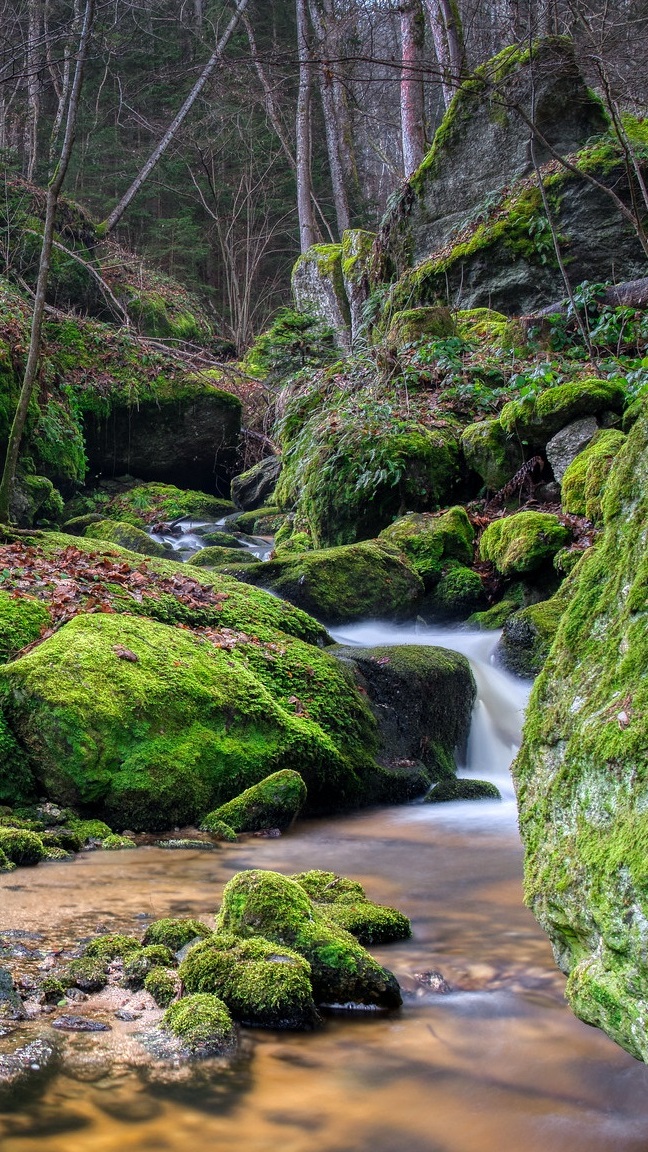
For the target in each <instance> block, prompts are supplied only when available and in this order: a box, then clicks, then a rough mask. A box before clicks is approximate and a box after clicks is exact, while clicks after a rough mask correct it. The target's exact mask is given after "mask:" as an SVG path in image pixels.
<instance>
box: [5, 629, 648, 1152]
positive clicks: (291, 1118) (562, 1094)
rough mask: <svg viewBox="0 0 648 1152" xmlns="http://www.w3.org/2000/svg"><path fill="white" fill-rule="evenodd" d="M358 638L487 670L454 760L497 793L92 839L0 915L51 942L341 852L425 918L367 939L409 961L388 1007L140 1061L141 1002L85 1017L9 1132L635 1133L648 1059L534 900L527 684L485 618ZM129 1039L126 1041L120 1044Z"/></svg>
mask: <svg viewBox="0 0 648 1152" xmlns="http://www.w3.org/2000/svg"><path fill="white" fill-rule="evenodd" d="M336 639H338V640H341V641H342V640H343V641H344V642H345V643H351V644H353V643H361V644H363V645H367V644H376V643H380V644H383V645H384V644H390V643H396V642H398V643H401V644H402V643H407V642H410V643H417V644H421V643H437V644H438V643H440V642H441V643H443V644H445V645H446V646H448V647H456V648H457V649H458V650H460V651H462V652H464V653H465V654H467V655H468V656H469V657H470V659H471V662H472V665H473V670H474V672H475V677H476V680H477V683H478V688H479V700H478V704H477V707H476V711H475V719H474V722H473V727H472V733H471V738H470V743H469V748H468V753H467V763H466V765H465V768H464V769H462V772H463V773H468V774H470V773H472V772H474V773H475V774H476V775H479V776H481V777H487V778H489V779H491V780H493V781H494V782H496V783H497V784H498V786H499V787H500V789H501V791H502V794H503V800H502V802H494V801H479V802H461V803H453V804H439V805H424V804H419V805H413V806H406V807H399V808H389V809H381V810H372V811H369V812H363V813H359V814H355V815H351V816H344V817H339V818H336V819H326V820H318V821H309V822H302V823H300V824H298V825H297V826H296V827H295V829H294V830H293V831H292V832H291V833H290V834H288V835H285V836H284V837H282V838H280V839H255V840H247V841H243V842H241V843H238V844H234V845H226V846H225V847H224V848H223V849H222V850H221V851H219V852H213V853H205V852H200V851H178V852H168V851H164V850H162V849H159V848H154V847H145V848H141V849H139V850H138V851H137V853H130V852H115V853H113V852H94V853H86V854H82V855H79V856H78V857H76V859H74V860H73V861H71V862H69V863H58V864H53V865H51V866H49V867H42V868H39V869H37V870H31V871H20V872H18V873H17V874H14V875H6V876H2V877H0V888H1V889H2V907H3V924H2V934H3V935H4V936H8V937H9V938H11V939H13V940H14V941H20V940H24V941H26V942H27V943H28V944H29V946H30V947H33V946H34V944H36V945H37V944H38V940H39V939H40V940H43V939H46V940H47V941H48V944H49V945H50V946H51V944H52V942H53V941H58V942H59V944H60V945H63V944H65V943H66V942H67V943H69V942H70V941H74V940H78V939H79V938H80V937H83V936H84V935H87V934H88V933H90V932H95V931H97V929H98V928H99V927H100V926H105V927H106V928H108V929H109V930H111V931H113V930H123V931H128V932H132V931H135V932H137V931H138V930H141V926H142V924H143V923H144V924H145V923H146V922H147V921H149V920H151V919H155V918H157V917H161V916H167V915H172V916H189V915H190V916H199V917H203V918H205V917H209V916H210V915H212V914H213V912H214V909H215V908H216V906H217V904H218V902H219V899H220V894H221V892H222V888H223V885H224V884H225V882H226V881H227V880H228V879H229V878H230V877H231V876H232V875H234V873H236V872H238V871H239V870H241V869H245V868H250V867H261V868H268V869H275V870H279V871H283V872H289V873H292V872H296V871H299V870H303V869H308V868H313V867H315V868H324V869H332V870H335V871H337V872H340V873H343V874H345V875H347V876H351V877H354V878H356V879H358V880H360V881H361V882H362V883H363V884H364V885H365V886H366V889H367V893H368V895H369V896H370V897H371V898H372V899H375V900H377V901H381V902H385V903H388V904H391V905H395V906H397V907H399V908H401V909H402V910H403V911H404V912H406V913H407V915H408V916H410V917H411V919H412V924H413V937H412V939H411V940H408V941H406V942H404V943H400V944H395V945H390V946H385V947H382V948H377V949H372V951H373V952H374V953H375V954H376V956H377V958H378V959H379V960H380V961H381V962H382V963H385V964H387V965H388V966H389V967H390V968H391V969H392V970H393V971H394V972H395V973H396V975H397V977H398V979H399V981H400V983H401V986H402V989H403V994H404V1006H403V1008H402V1010H400V1011H399V1012H398V1013H396V1014H382V1013H379V1012H373V1011H365V1012H362V1013H356V1014H353V1015H349V1014H342V1013H340V1014H337V1015H331V1016H329V1017H328V1019H327V1020H326V1023H325V1026H324V1028H323V1029H320V1030H318V1031H315V1032H307V1033H276V1032H271V1031H260V1030H257V1031H253V1030H249V1029H248V1030H246V1031H245V1033H244V1035H245V1040H244V1043H243V1045H242V1048H241V1050H240V1052H239V1054H238V1056H237V1057H236V1059H235V1060H234V1061H233V1062H231V1061H230V1062H228V1061H224V1060H209V1061H205V1062H203V1063H201V1064H197V1065H193V1066H192V1067H191V1068H190V1069H189V1070H188V1071H187V1070H186V1069H184V1070H180V1071H178V1070H176V1071H175V1072H174V1070H172V1069H171V1070H167V1072H166V1074H165V1073H164V1072H163V1071H161V1070H160V1068H159V1067H158V1068H157V1070H155V1069H154V1070H152V1069H151V1067H150V1066H149V1065H147V1064H146V1063H142V1064H141V1066H140V1067H134V1066H133V1063H132V1054H133V1051H134V1050H135V1049H136V1048H138V1047H139V1046H138V1045H137V1044H136V1043H135V1041H134V1038H133V1034H136V1033H137V1027H138V1026H137V1023H136V1022H135V1023H121V1022H119V1021H117V1020H115V1021H114V1023H112V1031H110V1032H106V1033H99V1034H96V1035H94V1034H93V1035H84V1034H79V1035H73V1036H71V1037H70V1038H69V1039H67V1040H66V1044H67V1045H68V1052H70V1053H71V1056H70V1057H69V1058H67V1059H66V1065H65V1071H64V1073H62V1072H58V1073H54V1074H53V1075H51V1077H50V1078H49V1079H48V1080H45V1081H42V1080H41V1081H39V1080H38V1078H36V1079H35V1081H34V1083H33V1086H32V1090H31V1091H29V1092H26V1091H25V1090H24V1089H22V1090H21V1091H20V1093H19V1095H18V1096H17V1098H13V1099H10V1100H7V1099H5V1100H4V1102H3V1104H2V1105H1V1107H2V1108H4V1111H0V1137H1V1147H2V1152H36V1150H38V1152H90V1149H92V1152H117V1149H119V1150H120V1152H122V1150H123V1152H125V1150H128V1149H133V1150H136V1152H144V1150H145V1149H152V1150H155V1152H166V1150H168V1152H188V1150H189V1149H194V1148H196V1147H201V1148H211V1147H213V1148H218V1149H219V1152H230V1150H231V1152H234V1150H235V1149H236V1152H241V1150H244V1152H266V1150H268V1152H269V1150H270V1149H273V1150H275V1149H277V1148H281V1150H282V1152H306V1150H308V1152H312V1150H316V1152H369V1150H371V1152H397V1150H401V1149H403V1150H405V1152H502V1150H503V1152H519V1150H520V1149H524V1150H525V1152H547V1150H550V1152H611V1150H612V1149H615V1152H639V1150H640V1149H641V1150H642V1152H643V1150H644V1149H645V1147H646V1131H648V1128H647V1124H648V1094H647V1093H646V1087H647V1086H648V1080H647V1077H648V1071H647V1069H646V1067H645V1066H644V1065H642V1064H640V1063H638V1062H636V1061H635V1060H633V1059H632V1057H631V1056H629V1055H627V1054H626V1053H625V1052H623V1051H622V1050H621V1049H620V1048H619V1047H617V1046H616V1045H614V1044H613V1043H612V1041H611V1040H609V1039H608V1038H607V1037H606V1036H605V1035H603V1033H602V1032H599V1031H597V1030H595V1029H592V1028H589V1027H587V1026H586V1025H585V1024H582V1023H581V1022H579V1021H578V1020H577V1019H576V1018H575V1017H574V1016H573V1015H572V1013H571V1012H570V1011H569V1009H568V1007H567V1005H566V1004H565V1002H564V1000H563V988H564V978H563V977H562V975H561V974H560V973H559V972H558V971H557V969H556V968H555V965H554V963H553V959H552V956H551V951H550V947H549V944H548V942H547V940H546V938H545V936H544V935H543V934H542V932H541V931H540V929H539V928H538V927H537V925H536V924H535V921H534V920H533V918H532V916H531V914H530V912H528V911H527V910H526V908H525V907H524V906H523V903H522V891H521V874H522V851H521V846H520V842H519V839H518V833H517V825H516V810H515V803H514V799H513V793H512V789H511V785H510V780H509V777H508V764H509V761H510V759H511V756H512V754H513V751H514V748H515V745H516V743H517V741H518V740H519V729H520V720H521V715H522V710H523V707H524V703H525V698H526V693H527V689H526V685H525V684H523V683H522V682H521V681H516V680H514V679H512V678H511V677H508V676H506V675H504V674H503V673H501V672H498V671H497V670H496V669H494V668H493V667H492V666H491V665H490V663H489V659H488V658H489V652H490V650H491V649H492V646H493V634H492V633H491V634H490V635H488V634H486V635H485V634H483V633H481V634H470V633H465V632H456V633H448V632H444V633H439V632H438V631H437V632H433V631H432V630H426V629H416V630H415V629H410V630H405V629H402V628H397V627H395V626H392V625H385V626H382V625H378V624H364V625H355V626H348V627H345V628H342V629H340V630H339V632H338V633H337V635H336ZM116 1051H117V1052H118V1055H119V1056H120V1059H117V1061H116V1062H115V1059H114V1058H115V1052H116Z"/></svg>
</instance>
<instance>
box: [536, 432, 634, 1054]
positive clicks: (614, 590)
mask: <svg viewBox="0 0 648 1152" xmlns="http://www.w3.org/2000/svg"><path fill="white" fill-rule="evenodd" d="M603 519H604V530H603V535H602V537H601V538H599V540H598V541H597V543H596V544H595V545H594V547H593V548H592V549H590V551H589V552H588V553H587V554H586V555H585V556H584V557H583V559H582V560H581V562H580V564H579V565H578V567H577V568H576V569H575V571H574V572H573V573H572V575H571V577H569V582H570V583H572V588H571V599H570V603H569V606H568V607H567V610H566V612H565V614H564V616H563V618H562V620H561V623H560V626H559V629H558V634H557V636H556V639H555V641H554V644H553V647H552V649H551V653H550V655H549V658H548V660H547V662H546V664H545V666H544V669H543V671H542V673H541V675H540V677H539V678H538V680H537V681H536V684H535V687H534V690H533V693H532V696H531V701H530V705H529V710H528V715H527V721H526V724H525V728H524V740H523V745H522V749H521V751H520V754H519V756H518V758H517V760H516V762H515V765H514V779H515V784H516V790H517V796H518V805H519V810H520V830H521V834H522V839H523V843H524V848H525V883H526V898H527V901H528V903H529V905H530V906H531V908H532V910H533V912H534V914H535V915H536V917H537V919H538V920H539V921H540V924H541V925H542V926H543V928H544V929H545V931H546V932H547V933H548V934H549V937H550V939H551V942H552V945H553V949H554V953H555V956H556V959H557V961H558V964H559V966H560V967H561V968H562V970H563V971H564V972H565V973H567V974H568V975H569V979H568V982H567V998H568V1000H569V1003H570V1004H571V1006H572V1008H573V1009H574V1011H575V1012H576V1014H577V1015H578V1016H580V1017H581V1018H582V1019H584V1020H586V1021H587V1022H588V1023H590V1024H594V1025H597V1026H598V1027H600V1028H602V1029H603V1030H604V1031H606V1032H607V1033H608V1035H610V1036H611V1037H612V1038H613V1039H614V1040H616V1041H617V1043H619V1044H621V1045H622V1047H624V1048H626V1049H627V1050H628V1051H629V1052H631V1053H632V1054H633V1055H634V1056H636V1057H637V1058H638V1059H640V1060H644V1061H648V1034H647V1032H646V1026H645V1022H646V1019H647V1018H648V994H647V991H646V990H647V988H648V960H647V956H648V927H647V925H648V896H647V893H648V818H647V816H646V794H647V793H646V787H647V779H648V677H647V676H646V666H647V663H648V614H647V613H646V589H647V577H648V567H647V564H646V555H647V552H648V417H647V416H646V415H643V416H642V417H641V418H640V419H639V421H638V422H637V424H635V426H634V428H633V429H632V431H631V432H630V434H629V436H628V441H627V443H626V445H625V446H624V447H623V448H622V449H621V451H620V453H619V455H618V456H617V458H616V460H615V462H614V465H613V467H612V471H611V473H610V476H609V479H608V483H607V488H606V493H605V496H604V498H603Z"/></svg>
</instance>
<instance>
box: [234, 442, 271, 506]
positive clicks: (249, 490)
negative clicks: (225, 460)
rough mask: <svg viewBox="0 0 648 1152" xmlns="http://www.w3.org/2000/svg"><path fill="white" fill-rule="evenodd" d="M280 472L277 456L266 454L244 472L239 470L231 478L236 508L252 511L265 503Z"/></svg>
mask: <svg viewBox="0 0 648 1152" xmlns="http://www.w3.org/2000/svg"><path fill="white" fill-rule="evenodd" d="M280 472H281V459H280V457H279V456H266V458H265V459H264V460H260V461H259V463H258V464H253V465H252V467H251V468H248V469H247V471H246V472H240V473H239V475H238V476H235V477H234V479H233V480H232V485H231V492H232V500H233V501H234V504H235V505H236V507H237V508H241V509H242V510H243V511H244V512H252V511H254V510H255V509H257V508H261V507H263V505H264V504H266V503H267V502H268V501H269V499H270V497H271V496H272V493H273V492H274V490H275V488H276V486H277V480H278V479H279V473H280Z"/></svg>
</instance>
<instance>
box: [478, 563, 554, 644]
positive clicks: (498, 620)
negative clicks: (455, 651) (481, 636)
mask: <svg viewBox="0 0 648 1152" xmlns="http://www.w3.org/2000/svg"><path fill="white" fill-rule="evenodd" d="M557 555H559V553H557ZM554 560H555V557H554ZM525 597H526V589H525V586H524V584H522V583H517V584H512V585H510V586H509V587H508V588H507V589H506V593H505V595H504V596H503V598H502V599H501V600H499V601H498V602H497V603H496V604H493V605H491V607H490V608H485V609H484V610H483V612H473V613H472V615H471V616H469V617H468V619H467V620H466V626H467V627H468V628H476V629H477V630H478V631H479V632H490V631H491V629H496V628H503V627H504V624H505V623H506V621H507V620H508V618H509V616H512V615H513V613H514V612H517V611H518V609H519V608H523V607H524V604H525Z"/></svg>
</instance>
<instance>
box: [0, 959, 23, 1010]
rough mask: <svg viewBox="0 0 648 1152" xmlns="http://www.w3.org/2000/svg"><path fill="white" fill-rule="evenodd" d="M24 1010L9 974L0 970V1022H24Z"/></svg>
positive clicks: (5, 970) (3, 969) (4, 970)
mask: <svg viewBox="0 0 648 1152" xmlns="http://www.w3.org/2000/svg"><path fill="white" fill-rule="evenodd" d="M25 1015H26V1013H25V1009H24V1007H23V1002H22V1000H21V999H20V996H19V995H18V993H17V992H16V989H15V988H14V982H13V977H12V975H11V972H9V971H8V970H7V969H6V968H0V1020H4V1021H6V1020H24V1019H25Z"/></svg>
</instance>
